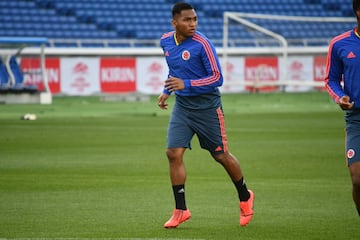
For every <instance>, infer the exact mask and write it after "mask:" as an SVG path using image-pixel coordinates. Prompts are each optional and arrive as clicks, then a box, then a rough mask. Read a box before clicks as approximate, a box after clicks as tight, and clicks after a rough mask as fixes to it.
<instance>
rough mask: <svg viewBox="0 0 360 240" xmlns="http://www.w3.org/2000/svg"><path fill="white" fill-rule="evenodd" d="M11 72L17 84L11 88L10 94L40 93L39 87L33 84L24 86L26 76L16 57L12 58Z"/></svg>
mask: <svg viewBox="0 0 360 240" xmlns="http://www.w3.org/2000/svg"><path fill="white" fill-rule="evenodd" d="M9 64H10V70H11V72H12V74H13V76H14V80H15V82H14V83H13V84H12V85H11V86H10V89H9V90H10V92H13V93H23V92H27V93H35V92H37V91H38V87H37V86H36V85H32V84H24V75H23V73H22V70H21V68H20V65H19V64H18V62H17V60H16V56H11V58H10V62H9Z"/></svg>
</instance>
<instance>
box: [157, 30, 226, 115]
mask: <svg viewBox="0 0 360 240" xmlns="http://www.w3.org/2000/svg"><path fill="white" fill-rule="evenodd" d="M160 46H161V47H162V49H163V51H164V56H165V58H166V62H167V64H168V67H169V76H173V77H177V78H180V79H182V80H183V81H184V87H185V88H184V89H183V90H178V91H175V95H176V98H177V101H178V102H179V103H180V105H182V106H184V107H187V108H192V109H204V108H210V107H218V106H219V105H220V92H219V89H218V87H220V86H221V85H222V83H223V77H222V73H221V68H220V63H219V59H218V56H217V54H216V50H215V47H214V45H213V44H212V43H211V42H210V41H209V39H208V38H206V37H205V36H204V35H203V34H202V33H200V32H198V31H196V33H195V34H194V35H193V36H192V37H189V38H187V39H185V40H184V41H183V42H181V43H180V44H178V43H177V41H176V38H175V31H172V32H168V33H165V34H163V36H162V37H161V40H160ZM163 92H164V93H166V94H168V95H170V94H171V93H170V92H169V91H168V90H167V89H165V88H164V89H163Z"/></svg>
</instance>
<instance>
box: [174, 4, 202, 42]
mask: <svg viewBox="0 0 360 240" xmlns="http://www.w3.org/2000/svg"><path fill="white" fill-rule="evenodd" d="M172 24H173V26H174V28H175V31H176V34H177V35H181V36H182V37H184V38H187V37H191V36H193V35H194V34H195V31H196V28H197V25H198V19H197V15H196V12H195V10H194V9H189V10H183V11H181V14H178V15H177V16H176V17H175V18H174V19H173V21H172Z"/></svg>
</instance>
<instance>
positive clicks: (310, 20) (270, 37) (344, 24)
mask: <svg viewBox="0 0 360 240" xmlns="http://www.w3.org/2000/svg"><path fill="white" fill-rule="evenodd" d="M270 23H272V26H275V27H274V28H271V27H269V26H270V25H271V24H270ZM289 23H291V24H292V26H294V28H298V29H299V30H303V31H307V29H306V27H308V25H311V24H313V25H314V26H315V27H319V31H321V30H320V29H321V28H320V26H322V25H326V26H330V27H332V26H333V28H335V27H336V28H337V31H338V32H339V34H340V33H341V32H344V31H346V30H349V29H351V28H353V27H354V26H355V25H354V24H355V23H356V19H355V17H354V18H350V17H309V16H285V15H271V14H254V13H243V12H224V15H223V47H222V64H223V66H224V67H223V76H224V79H225V81H224V85H225V84H228V85H231V84H239V83H240V84H244V85H246V86H247V87H261V86H277V87H279V88H280V89H282V90H284V89H285V88H286V87H288V86H295V85H303V84H306V85H308V86H310V87H320V86H323V83H321V82H318V81H307V82H306V83H304V82H302V81H296V80H294V79H291V77H290V76H289V75H288V69H287V67H284V66H287V64H288V59H289V54H292V55H295V56H296V55H297V54H298V55H304V54H306V53H307V54H312V55H316V54H323V55H326V53H327V49H328V44H329V42H330V40H331V39H332V38H333V37H334V35H329V36H326V35H325V33H324V36H321V38H316V39H313V41H314V42H316V41H318V42H320V44H318V45H316V44H314V46H312V45H306V44H303V43H304V41H305V40H304V39H300V38H298V39H294V38H292V39H291V38H287V36H286V35H285V34H282V32H281V30H283V29H284V26H285V25H286V24H289ZM335 23H336V24H335ZM234 26H235V27H234ZM303 26H304V29H301V28H302V27H303ZM231 27H232V28H231ZM241 31H242V32H243V34H239V33H240V32H241ZM283 31H285V30H283ZM231 35H232V36H231ZM243 36H245V37H243ZM246 36H247V39H246ZM251 37H253V38H251ZM306 41H310V40H306ZM249 43H251V44H249ZM299 43H302V44H299ZM299 45H300V46H299ZM250 49H251V50H250ZM319 50H320V51H319ZM239 55H240V56H269V55H270V56H277V57H278V58H279V61H281V64H282V65H283V67H282V68H281V71H280V72H279V74H278V79H276V81H273V80H271V81H268V80H266V79H259V81H246V79H243V80H244V81H232V82H229V81H227V79H228V76H229V72H228V67H227V64H228V61H229V57H230V56H239ZM263 67H264V64H260V65H259V69H257V70H258V71H257V70H256V72H258V73H259V74H261V71H262V69H260V68H263ZM244 78H245V77H244Z"/></svg>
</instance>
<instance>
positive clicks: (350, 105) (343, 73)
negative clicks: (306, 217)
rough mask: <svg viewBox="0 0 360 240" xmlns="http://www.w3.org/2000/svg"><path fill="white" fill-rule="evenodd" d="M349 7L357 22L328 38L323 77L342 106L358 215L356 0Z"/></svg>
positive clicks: (359, 47) (359, 41)
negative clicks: (329, 40)
mask: <svg viewBox="0 0 360 240" xmlns="http://www.w3.org/2000/svg"><path fill="white" fill-rule="evenodd" d="M353 10H354V13H355V16H356V19H357V26H356V27H355V28H354V29H353V30H350V31H347V32H344V33H343V34H341V35H339V36H337V37H335V38H334V39H333V40H332V41H331V42H330V45H329V52H328V57H327V66H326V77H325V81H326V89H327V91H328V92H329V94H330V96H331V97H332V98H333V99H334V100H335V102H336V103H337V104H338V105H339V106H340V107H341V109H343V110H345V123H346V149H345V150H346V159H347V165H348V167H349V172H350V176H351V180H352V195H353V200H354V203H355V206H356V208H357V211H358V213H359V216H360V0H353ZM341 81H343V83H344V86H343V87H342V85H341Z"/></svg>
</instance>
